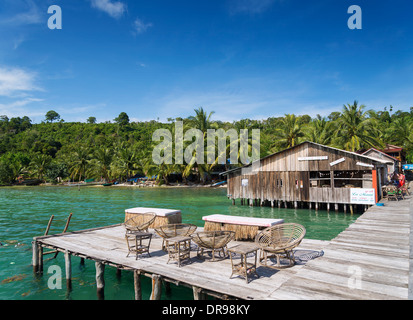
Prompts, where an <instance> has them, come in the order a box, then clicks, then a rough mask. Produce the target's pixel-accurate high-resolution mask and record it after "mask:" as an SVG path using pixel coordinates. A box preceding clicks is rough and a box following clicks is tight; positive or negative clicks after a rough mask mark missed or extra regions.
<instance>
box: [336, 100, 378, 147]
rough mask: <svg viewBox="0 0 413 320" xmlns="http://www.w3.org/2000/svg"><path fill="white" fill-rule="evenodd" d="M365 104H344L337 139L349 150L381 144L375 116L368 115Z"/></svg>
mask: <svg viewBox="0 0 413 320" xmlns="http://www.w3.org/2000/svg"><path fill="white" fill-rule="evenodd" d="M364 109H365V106H364V105H360V106H358V103H357V101H354V103H353V104H352V105H350V104H347V105H344V107H343V111H342V113H341V115H340V117H339V119H338V120H337V121H338V134H337V141H338V143H339V145H340V146H341V147H342V148H344V149H345V150H348V151H357V150H359V149H361V148H363V147H375V146H381V145H382V143H381V142H380V139H379V138H378V137H379V131H378V129H377V126H376V122H375V120H374V119H373V118H369V117H368V111H364Z"/></svg>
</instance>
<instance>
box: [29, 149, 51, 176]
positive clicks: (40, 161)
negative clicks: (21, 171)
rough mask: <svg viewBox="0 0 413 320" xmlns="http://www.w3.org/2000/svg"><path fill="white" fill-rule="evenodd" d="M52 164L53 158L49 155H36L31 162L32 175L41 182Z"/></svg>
mask: <svg viewBox="0 0 413 320" xmlns="http://www.w3.org/2000/svg"><path fill="white" fill-rule="evenodd" d="M51 162H52V157H51V156H49V155H47V154H41V153H36V154H35V155H34V156H33V158H32V160H31V162H30V169H31V172H32V174H34V175H35V176H36V177H37V178H38V179H39V180H43V177H44V174H45V173H46V170H47V169H48V168H49V165H50V163H51Z"/></svg>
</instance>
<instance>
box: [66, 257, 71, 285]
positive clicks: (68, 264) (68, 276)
mask: <svg viewBox="0 0 413 320" xmlns="http://www.w3.org/2000/svg"><path fill="white" fill-rule="evenodd" d="M65 269H66V287H67V290H72V263H71V255H70V253H69V251H68V250H66V251H65Z"/></svg>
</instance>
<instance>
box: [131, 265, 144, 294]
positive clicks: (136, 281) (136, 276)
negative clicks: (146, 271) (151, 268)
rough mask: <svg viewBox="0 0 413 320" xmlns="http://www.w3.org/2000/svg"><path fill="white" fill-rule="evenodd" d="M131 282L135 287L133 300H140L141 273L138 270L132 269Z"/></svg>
mask: <svg viewBox="0 0 413 320" xmlns="http://www.w3.org/2000/svg"><path fill="white" fill-rule="evenodd" d="M133 284H134V287H135V300H142V287H141V273H140V271H139V270H134V271H133Z"/></svg>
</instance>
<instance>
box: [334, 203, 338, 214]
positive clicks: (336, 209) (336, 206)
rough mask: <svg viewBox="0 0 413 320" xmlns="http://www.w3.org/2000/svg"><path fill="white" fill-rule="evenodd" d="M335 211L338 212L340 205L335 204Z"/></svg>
mask: <svg viewBox="0 0 413 320" xmlns="http://www.w3.org/2000/svg"><path fill="white" fill-rule="evenodd" d="M334 210H335V212H338V203H335V204H334Z"/></svg>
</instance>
